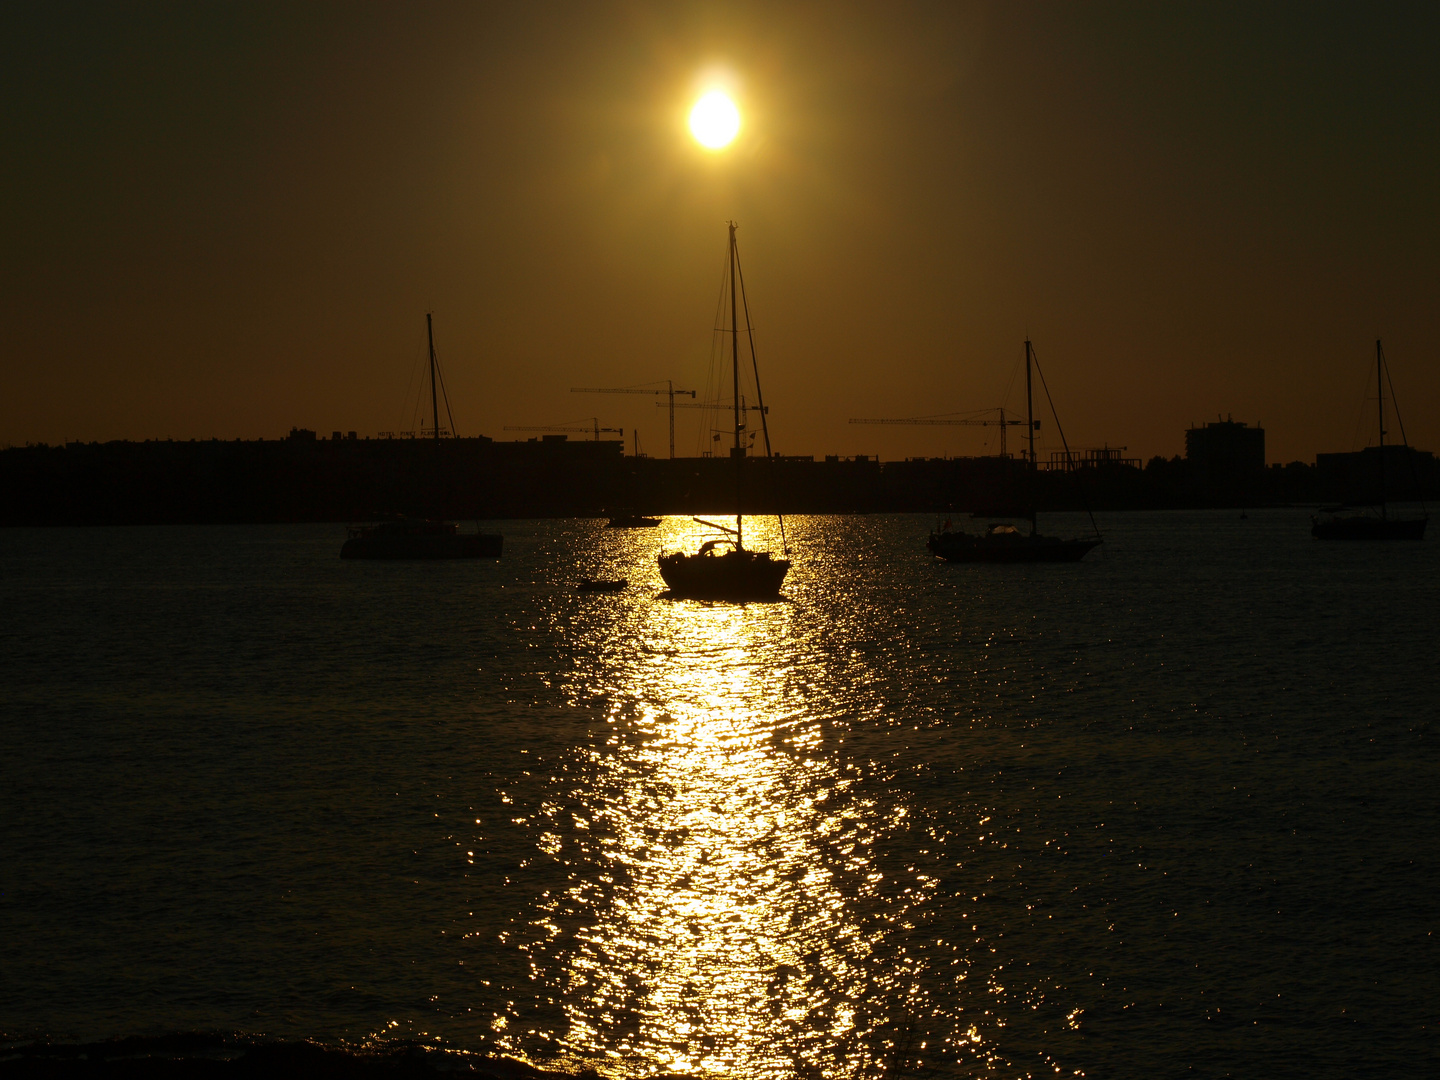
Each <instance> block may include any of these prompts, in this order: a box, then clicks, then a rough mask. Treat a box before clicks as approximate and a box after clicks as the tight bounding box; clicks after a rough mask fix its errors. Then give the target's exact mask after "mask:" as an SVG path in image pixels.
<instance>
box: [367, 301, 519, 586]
mask: <svg viewBox="0 0 1440 1080" xmlns="http://www.w3.org/2000/svg"><path fill="white" fill-rule="evenodd" d="M425 335H426V338H427V340H428V342H429V346H430V409H431V417H432V423H433V425H434V432H435V453H436V455H437V459H436V460H437V463H438V461H439V458H438V455H439V453H440V450H441V442H440V404H439V395H438V392H437V387H436V379H435V376H436V371H435V330H434V325H433V323H432V321H431V317H430V314H429V312H427V313H426V314H425ZM421 385H422V386H423V385H424V384H423V383H422V384H421ZM445 408H446V409H447V410H448V409H449V408H450V399H449V398H448V397H447V398H446V399H445ZM450 430H451V432H454V430H455V419H454V417H451V419H450ZM504 543H505V538H504V537H503V536H498V535H495V534H492V533H482V532H479V531H478V530H477V531H476V532H473V533H462V532H461V531H460V530H459V528H458V527H457V526H456V524H455V522H453V521H444V520H442V519H441V518H440V517H439V515H437V516H436V517H435V518H407V517H403V516H401V515H398V514H397V515H396V516H395V517H393V518H391V519H390V520H388V521H381V522H377V523H376V524H374V525H353V526H351V528H350V538H349V539H348V540H346V541H345V543H344V544H342V545H341V547H340V557H341V558H342V559H498V558H499V557H500V549H501V548H502V547H503V546H504Z"/></svg>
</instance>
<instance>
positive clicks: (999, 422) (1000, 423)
mask: <svg viewBox="0 0 1440 1080" xmlns="http://www.w3.org/2000/svg"><path fill="white" fill-rule="evenodd" d="M986 411H988V410H986ZM995 411H996V412H997V413H998V414H999V417H998V418H997V419H995V420H978V419H976V418H974V417H973V416H972V417H963V418H961V417H956V416H954V415H953V414H949V415H947V414H943V413H942V414H940V415H937V416H911V417H907V418H905V419H902V420H857V419H854V418H853V417H852V418H851V420H850V423H852V424H934V425H937V426H939V425H947V426H949V425H954V426H960V427H998V428H999V429H1000V456H1001V457H1005V456H1006V453H1005V429H1006V428H1007V427H1024V426H1025V421H1024V420H1018V419H1015V420H1012V419H1011V418H1010V417H1008V416H1006V415H1005V410H1004V409H1003V408H1002V409H996V410H995ZM1039 428H1040V421H1039V420H1036V421H1035V430H1037V431H1038V430H1039Z"/></svg>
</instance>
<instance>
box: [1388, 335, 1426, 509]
mask: <svg viewBox="0 0 1440 1080" xmlns="http://www.w3.org/2000/svg"><path fill="white" fill-rule="evenodd" d="M1380 362H1381V363H1382V364H1383V365H1384V367H1385V382H1386V383H1387V384H1389V386H1390V408H1391V410H1392V411H1393V412H1394V413H1395V423H1396V424H1398V425H1399V426H1400V441H1401V442H1402V443H1403V444H1404V446H1405V460H1406V462H1407V463H1408V464H1409V466H1410V483H1411V485H1412V486H1413V487H1414V488H1415V491H1416V492H1417V493H1420V492H1421V490H1422V489H1421V487H1420V477H1419V475H1418V474H1417V473H1416V472H1415V455H1414V453H1412V452H1411V450H1410V439H1409V438H1408V437H1407V436H1406V434H1405V421H1404V420H1402V419H1401V418H1400V399H1399V398H1397V397H1396V396H1395V379H1394V378H1393V377H1392V376H1391V374H1390V360H1389V358H1388V357H1386V355H1385V346H1383V345H1382V346H1380ZM1420 506H1421V507H1422V508H1424V507H1425V497H1424V495H1423V494H1421V496H1420ZM1427 512H1428V511H1427Z"/></svg>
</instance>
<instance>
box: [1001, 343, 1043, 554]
mask: <svg viewBox="0 0 1440 1080" xmlns="http://www.w3.org/2000/svg"><path fill="white" fill-rule="evenodd" d="M1002 419H1003V417H1002ZM1025 426H1026V432H1025V433H1026V434H1027V435H1028V436H1029V437H1030V464H1029V466H1028V470H1029V472H1031V473H1034V472H1035V401H1034V399H1033V398H1032V397H1031V396H1030V339H1029V338H1026V339H1025ZM1000 430H1001V431H1004V430H1005V428H1004V427H1003V426H1002V427H1001V428H1000ZM1029 486H1030V535H1031V536H1034V535H1035V480H1034V478H1033V477H1032V478H1031V480H1030V485H1029Z"/></svg>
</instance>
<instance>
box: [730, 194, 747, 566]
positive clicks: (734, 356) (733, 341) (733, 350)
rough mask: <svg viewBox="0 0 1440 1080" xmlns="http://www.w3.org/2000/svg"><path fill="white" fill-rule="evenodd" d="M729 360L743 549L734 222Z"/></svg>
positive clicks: (737, 518) (737, 530)
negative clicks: (733, 405) (733, 400)
mask: <svg viewBox="0 0 1440 1080" xmlns="http://www.w3.org/2000/svg"><path fill="white" fill-rule="evenodd" d="M729 225H730V360H731V377H732V391H733V393H734V396H735V402H734V404H735V448H734V449H733V450H731V454H732V455H733V456H734V458H735V546H736V547H737V548H739V547H743V546H744V545H743V543H742V542H741V541H742V539H743V538H742V536H741V530H742V524H741V522H742V513H741V511H742V507H741V505H740V502H741V494H740V493H741V489H742V487H743V483H744V479H743V478H744V475H745V458H744V456H743V455H742V454H741V451H740V320H739V317H738V315H737V314H736V306H735V222H733V221H732V222H730V223H729Z"/></svg>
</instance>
